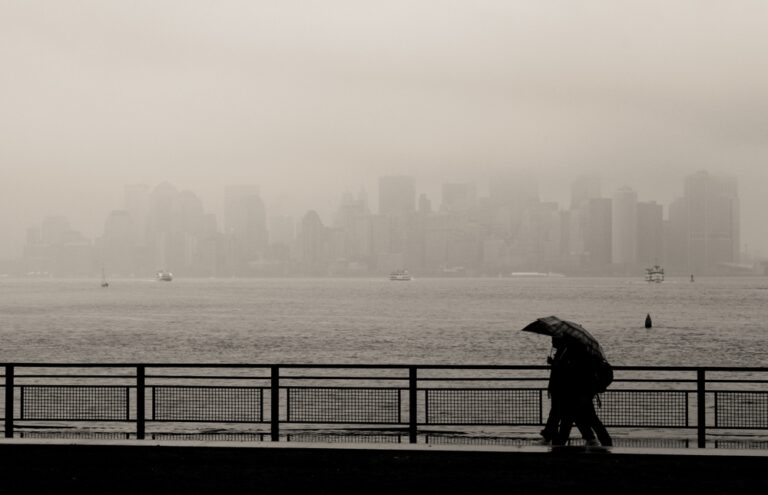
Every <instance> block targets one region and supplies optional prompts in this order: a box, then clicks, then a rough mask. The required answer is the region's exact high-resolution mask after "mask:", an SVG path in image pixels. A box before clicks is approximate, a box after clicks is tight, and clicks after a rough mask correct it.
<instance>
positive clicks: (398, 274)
mask: <svg viewBox="0 0 768 495" xmlns="http://www.w3.org/2000/svg"><path fill="white" fill-rule="evenodd" d="M389 279H390V280H405V281H408V280H412V279H413V277H411V274H410V273H408V270H395V271H393V272H392V273H390V274H389Z"/></svg>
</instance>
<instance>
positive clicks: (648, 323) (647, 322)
mask: <svg viewBox="0 0 768 495" xmlns="http://www.w3.org/2000/svg"><path fill="white" fill-rule="evenodd" d="M652 326H653V322H652V321H651V315H650V313H649V314H647V315H645V328H651V327H652Z"/></svg>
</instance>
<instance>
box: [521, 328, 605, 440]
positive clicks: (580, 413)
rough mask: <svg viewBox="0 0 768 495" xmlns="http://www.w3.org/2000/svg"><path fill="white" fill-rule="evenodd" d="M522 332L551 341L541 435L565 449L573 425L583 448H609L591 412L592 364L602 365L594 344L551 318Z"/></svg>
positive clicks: (594, 389) (579, 331)
mask: <svg viewBox="0 0 768 495" xmlns="http://www.w3.org/2000/svg"><path fill="white" fill-rule="evenodd" d="M523 331H527V332H533V333H538V334H543V335H550V336H551V337H552V346H553V348H554V349H555V354H554V357H552V358H551V360H548V361H549V362H550V365H551V366H552V368H551V371H550V380H549V384H548V386H547V389H548V392H549V394H550V398H551V401H552V406H551V409H550V413H549V417H548V419H547V423H546V425H545V427H544V430H542V432H541V434H542V436H543V437H544V439H545V440H551V441H552V443H553V445H565V444H566V443H567V441H568V438H569V437H570V432H571V428H572V427H573V423H574V422H575V423H576V427H577V428H578V429H579V431H580V432H581V435H582V437H583V438H584V440H585V441H586V442H587V445H593V444H596V443H597V442H596V440H595V437H596V436H597V438H598V439H599V440H600V443H601V444H602V445H603V446H610V445H613V440H612V439H611V436H610V435H609V434H608V431H607V430H606V428H605V426H604V425H603V423H602V421H600V418H599V417H598V416H597V413H596V412H595V408H594V404H593V400H594V397H595V395H596V393H597V387H596V385H595V382H594V363H596V362H598V361H605V355H604V354H603V350H602V348H601V347H600V344H599V343H598V342H597V340H596V339H595V338H594V337H593V336H592V335H591V334H590V333H589V332H587V330H586V329H584V327H582V326H581V325H578V324H576V323H573V322H570V321H566V320H561V319H560V318H557V317H555V316H550V317H547V318H539V319H537V320H536V321H534V322H533V323H531V324H529V325H528V326H526V327H525V328H523Z"/></svg>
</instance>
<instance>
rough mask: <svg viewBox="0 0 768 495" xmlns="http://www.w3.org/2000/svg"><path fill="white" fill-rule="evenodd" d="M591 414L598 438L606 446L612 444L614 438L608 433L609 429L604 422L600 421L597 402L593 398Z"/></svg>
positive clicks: (590, 405) (591, 422) (590, 407)
mask: <svg viewBox="0 0 768 495" xmlns="http://www.w3.org/2000/svg"><path fill="white" fill-rule="evenodd" d="M589 416H590V418H591V419H590V424H591V425H592V429H593V430H595V433H596V434H597V439H598V440H600V445H602V446H604V447H610V446H612V445H613V439H612V438H611V435H610V434H609V433H608V430H607V429H606V428H605V425H604V424H603V422H602V421H600V417H599V416H598V415H597V411H595V404H594V403H593V402H592V399H590V401H589Z"/></svg>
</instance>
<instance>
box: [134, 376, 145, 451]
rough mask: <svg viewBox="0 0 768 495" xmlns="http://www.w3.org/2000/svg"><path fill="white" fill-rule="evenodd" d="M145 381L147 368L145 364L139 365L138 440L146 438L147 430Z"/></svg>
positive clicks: (137, 394)
mask: <svg viewBox="0 0 768 495" xmlns="http://www.w3.org/2000/svg"><path fill="white" fill-rule="evenodd" d="M145 383H146V370H145V368H144V366H137V367H136V438H137V439H138V440H143V439H144V431H145V426H146V424H145V421H146V414H145V410H144V409H145V403H144V394H145V392H146V390H145Z"/></svg>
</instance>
